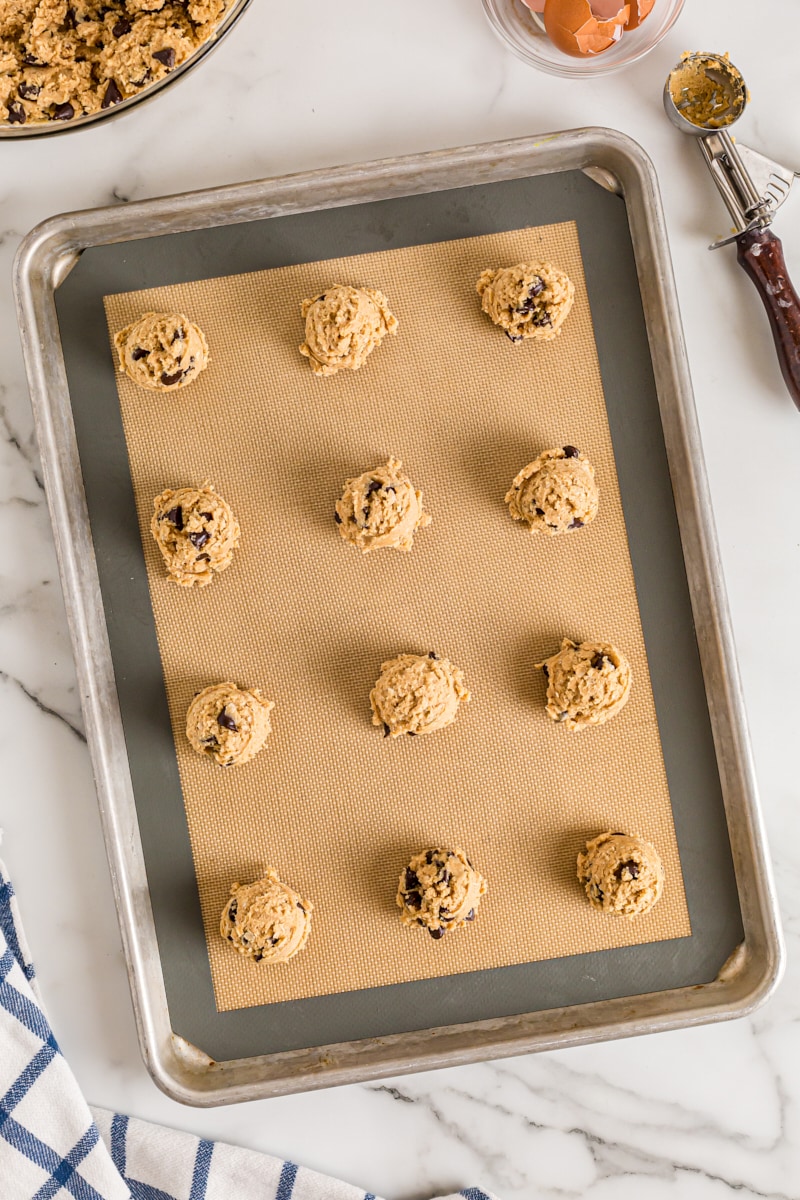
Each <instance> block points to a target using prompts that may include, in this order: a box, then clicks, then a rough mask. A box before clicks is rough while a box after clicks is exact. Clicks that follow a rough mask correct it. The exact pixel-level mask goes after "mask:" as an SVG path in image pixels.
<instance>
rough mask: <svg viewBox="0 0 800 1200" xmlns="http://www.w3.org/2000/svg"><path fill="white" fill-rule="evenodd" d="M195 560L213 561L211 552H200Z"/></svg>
mask: <svg viewBox="0 0 800 1200" xmlns="http://www.w3.org/2000/svg"><path fill="white" fill-rule="evenodd" d="M194 561H195V562H211V555H210V554H198V556H197V558H196V559H195V560H194Z"/></svg>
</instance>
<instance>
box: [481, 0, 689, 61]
mask: <svg viewBox="0 0 800 1200" xmlns="http://www.w3.org/2000/svg"><path fill="white" fill-rule="evenodd" d="M683 5H684V0H656V3H655V6H654V8H653V11H652V12H651V13H650V15H649V16H648V17H647V19H646V20H645V21H643V22H642V24H641V25H640V26H639V28H638V29H630V30H628V31H627V32H625V33H623V35H622V37H621V38H620V40H619V41H618V42H617V43H616V44H615V45H613V46H612V47H611V48H610V49H609V50H604V51H603V53H602V54H593V55H590V56H589V57H588V58H571V57H570V56H569V55H568V54H564V53H562V51H561V50H557V49H556V47H555V46H554V45H553V43H552V42H551V41H550V38H549V37H548V36H547V34H546V33H545V29H544V22H543V21H542V17H541V14H540V13H535V12H531V10H530V9H529V8H528V6H527V5H526V4H523V3H522V0H483V8H484V12H485V13H486V17H487V19H488V21H489V24H490V25H491V26H492V29H494V31H495V33H496V34H497V36H498V37H499V38H500V41H501V42H504V43H505V45H506V46H507V47H508V48H509V50H513V52H514V53H515V54H516V55H517V57H518V58H521V59H522V60H523V62H526V63H528V64H529V66H532V67H538V69H539V70H540V71H546V72H547V73H548V75H561V76H562V77H563V78H564V79H581V78H587V77H591V78H595V77H596V76H598V75H610V74H611V72H612V71H619V70H621V69H622V67H628V66H630V64H631V63H635V62H637V61H638V60H639V59H640V58H644V56H645V54H649V53H650V51H651V50H653V49H654V48H655V47H656V46H657V45H658V43H659V42H660V41H661V39H662V38H663V37H664V36H665V35H666V34H667V33H668V32H669V30H670V29H671V28H672V26H673V25H674V24H675V22H676V21H677V19H678V17H679V16H680V15H681V10H682V9H683Z"/></svg>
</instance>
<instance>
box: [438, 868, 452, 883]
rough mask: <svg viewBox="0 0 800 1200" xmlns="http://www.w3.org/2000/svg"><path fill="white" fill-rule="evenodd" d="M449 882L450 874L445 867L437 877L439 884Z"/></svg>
mask: <svg viewBox="0 0 800 1200" xmlns="http://www.w3.org/2000/svg"><path fill="white" fill-rule="evenodd" d="M449 882H450V872H449V871H448V869H447V867H445V868H444V870H443V871H442V873H441V875H440V876H439V883H449Z"/></svg>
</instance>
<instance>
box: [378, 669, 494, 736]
mask: <svg viewBox="0 0 800 1200" xmlns="http://www.w3.org/2000/svg"><path fill="white" fill-rule="evenodd" d="M469 699H470V694H469V691H468V690H467V687H466V684H465V683H464V676H463V674H462V672H461V671H460V670H459V669H458V667H454V666H453V665H452V663H449V662H448V661H447V659H446V658H440V657H439V655H438V654H436V653H435V652H434V651H433V650H431V651H430V652H429V653H428V654H398V655H397V657H396V658H391V659H389V660H388V661H387V662H385V663H381V674H380V677H379V679H378V681H377V683H376V684H375V687H374V688H373V689H372V691H371V692H370V694H369V702H370V704H371V705H372V724H373V725H377V726H379V727H380V726H382V727H383V736H384V737H393V738H396V737H400V736H401V735H402V734H406V733H407V734H410V735H411V736H412V737H415V736H416V735H417V734H422V733H435V732H436V731H437V730H438V729H444V728H445V727H446V726H447V725H452V723H453V721H455V719H456V716H457V714H458V710H459V708H460V706H461V705H462V704H466V703H467V701H468V700H469Z"/></svg>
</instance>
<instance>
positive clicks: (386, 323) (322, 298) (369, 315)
mask: <svg viewBox="0 0 800 1200" xmlns="http://www.w3.org/2000/svg"><path fill="white" fill-rule="evenodd" d="M300 311H301V313H302V315H303V317H305V322H306V340H305V341H304V342H303V344H302V346H301V347H300V353H301V354H304V355H305V357H306V358H307V359H308V361H309V363H310V364H311V369H312V371H313V372H314V374H315V375H335V374H336V372H337V371H341V370H342V369H343V368H345V367H349V368H350V370H351V371H357V370H358V368H359V367H361V366H363V365H364V362H365V361H366V358H367V356H368V355H369V354H371V353H372V351H373V350H374V349H375V347H376V346H379V345H380V344H381V342H382V341H383V339H384V338H385V337H386V334H387V333H396V332H397V317H395V316H393V315H392V313H391V312H390V311H389V301H388V300H387V299H386V297H385V296H384V295H383V293H382V292H376V291H374V290H373V289H372V288H355V287H348V285H347V284H344V283H334V284H331V286H330V287H329V288H327V289H326V290H325V291H324V292H320V293H319V295H318V296H314V297H313V299H311V300H304V301H303V303H302V305H301V306H300Z"/></svg>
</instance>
